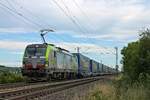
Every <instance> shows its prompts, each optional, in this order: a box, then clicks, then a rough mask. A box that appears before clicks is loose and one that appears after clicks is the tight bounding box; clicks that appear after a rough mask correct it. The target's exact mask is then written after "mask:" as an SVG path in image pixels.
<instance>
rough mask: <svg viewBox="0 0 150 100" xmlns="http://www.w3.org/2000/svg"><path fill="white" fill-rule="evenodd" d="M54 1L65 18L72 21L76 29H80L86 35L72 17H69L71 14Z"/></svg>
mask: <svg viewBox="0 0 150 100" xmlns="http://www.w3.org/2000/svg"><path fill="white" fill-rule="evenodd" d="M52 1H53V2H54V3H55V4H56V6H57V7H58V8H59V9H60V10H61V11H62V12H63V13H64V14H65V16H67V17H68V18H69V19H70V21H71V22H72V23H73V24H74V25H75V26H76V28H78V29H79V31H80V32H82V33H84V31H83V30H82V28H81V27H80V25H78V23H77V22H76V21H75V20H74V19H73V18H72V17H70V16H69V14H68V13H67V12H66V11H65V10H64V9H63V8H62V7H61V6H60V4H59V3H58V2H57V1H56V0H52Z"/></svg>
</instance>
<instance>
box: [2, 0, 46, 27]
mask: <svg viewBox="0 0 150 100" xmlns="http://www.w3.org/2000/svg"><path fill="white" fill-rule="evenodd" d="M0 5H1V6H3V7H4V8H6V9H7V10H9V11H11V12H13V13H14V14H16V15H18V16H20V17H22V18H23V19H25V20H26V21H28V22H29V23H31V24H33V25H35V26H36V27H38V28H44V27H43V26H41V25H40V24H38V23H36V22H34V21H32V20H30V19H29V18H27V17H26V16H24V15H23V14H22V13H19V12H17V11H15V10H13V9H11V8H9V7H8V6H7V5H5V4H3V3H1V2H0Z"/></svg>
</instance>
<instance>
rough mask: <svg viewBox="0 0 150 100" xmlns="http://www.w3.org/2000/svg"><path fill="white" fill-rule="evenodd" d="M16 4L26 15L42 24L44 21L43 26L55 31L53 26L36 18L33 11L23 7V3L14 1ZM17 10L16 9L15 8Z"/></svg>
mask: <svg viewBox="0 0 150 100" xmlns="http://www.w3.org/2000/svg"><path fill="white" fill-rule="evenodd" d="M14 1H15V3H16V4H17V5H18V6H19V8H20V9H21V10H23V11H25V12H26V13H28V14H29V15H30V16H32V17H33V18H34V19H35V20H37V21H38V22H40V23H41V20H42V24H43V25H44V26H46V27H51V28H52V29H54V28H53V27H52V25H50V24H49V23H47V22H46V21H45V20H43V19H41V17H39V16H36V15H35V14H33V13H32V11H31V10H30V9H29V8H26V7H24V6H23V5H21V3H19V2H17V1H16V0H14ZM14 8H15V7H14Z"/></svg>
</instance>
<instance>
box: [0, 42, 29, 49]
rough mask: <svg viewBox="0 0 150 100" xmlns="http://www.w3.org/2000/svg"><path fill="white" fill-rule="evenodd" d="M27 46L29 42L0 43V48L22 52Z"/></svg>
mask: <svg viewBox="0 0 150 100" xmlns="http://www.w3.org/2000/svg"><path fill="white" fill-rule="evenodd" d="M28 44H29V42H21V41H6V40H4V41H2V40H1V41H0V48H1V49H7V50H23V49H25V47H26V46H27V45H28Z"/></svg>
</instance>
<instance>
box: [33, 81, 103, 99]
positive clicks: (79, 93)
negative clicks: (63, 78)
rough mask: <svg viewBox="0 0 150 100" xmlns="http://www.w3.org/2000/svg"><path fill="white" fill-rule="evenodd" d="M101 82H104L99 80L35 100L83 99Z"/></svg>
mask: <svg viewBox="0 0 150 100" xmlns="http://www.w3.org/2000/svg"><path fill="white" fill-rule="evenodd" d="M103 81H104V80H99V81H95V82H91V83H88V84H84V85H79V86H75V87H73V88H69V89H66V90H62V91H59V92H56V93H53V94H50V95H47V96H44V97H41V98H37V99H35V100H81V99H84V98H83V97H85V96H86V95H87V94H88V93H89V91H90V90H91V89H92V88H93V87H94V86H95V85H96V84H99V83H100V82H103Z"/></svg>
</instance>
